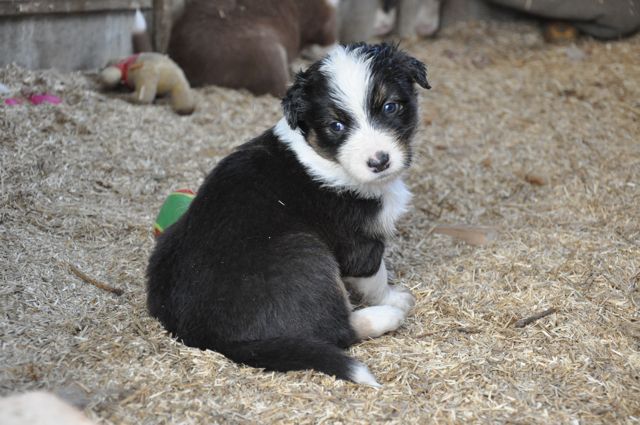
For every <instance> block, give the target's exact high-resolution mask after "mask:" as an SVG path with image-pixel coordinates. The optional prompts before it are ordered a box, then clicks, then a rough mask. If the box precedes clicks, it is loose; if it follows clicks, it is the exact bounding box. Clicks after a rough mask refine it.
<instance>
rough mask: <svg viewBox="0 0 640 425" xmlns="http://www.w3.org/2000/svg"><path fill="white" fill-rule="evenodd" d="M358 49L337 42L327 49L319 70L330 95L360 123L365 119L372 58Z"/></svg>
mask: <svg viewBox="0 0 640 425" xmlns="http://www.w3.org/2000/svg"><path fill="white" fill-rule="evenodd" d="M358 53H359V49H355V50H351V51H347V50H346V49H345V48H344V47H342V46H338V47H337V48H336V49H334V50H333V51H331V52H330V53H329V55H328V56H327V60H326V61H325V62H324V63H323V64H322V66H321V67H320V72H322V73H323V74H325V76H326V77H327V79H328V81H329V84H330V85H331V87H330V93H329V95H330V96H331V97H332V98H333V99H334V100H335V102H336V103H338V104H339V105H340V106H342V107H343V108H345V109H346V110H347V111H349V112H351V114H353V115H354V118H355V119H356V121H357V122H358V124H362V123H365V122H366V121H367V114H366V112H365V99H366V96H367V91H368V89H369V86H370V85H371V67H370V66H371V60H370V59H367V58H366V57H365V56H363V55H360V54H358Z"/></svg>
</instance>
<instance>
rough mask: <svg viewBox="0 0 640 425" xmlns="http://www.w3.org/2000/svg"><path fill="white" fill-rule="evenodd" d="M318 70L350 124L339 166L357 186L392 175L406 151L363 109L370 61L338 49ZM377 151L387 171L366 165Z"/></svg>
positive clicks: (356, 53)
mask: <svg viewBox="0 0 640 425" xmlns="http://www.w3.org/2000/svg"><path fill="white" fill-rule="evenodd" d="M320 70H321V72H322V73H323V74H325V76H326V77H327V79H328V80H329V85H330V90H331V92H330V96H331V97H332V99H333V100H334V101H335V103H336V104H337V106H338V107H339V108H342V109H344V110H345V111H346V112H348V113H349V114H350V115H351V117H352V119H353V121H354V123H353V124H352V125H351V128H349V129H348V131H349V135H348V136H347V139H346V140H345V141H344V143H343V144H342V145H341V146H340V147H339V148H338V155H337V160H338V162H339V163H340V165H341V166H342V167H343V168H344V169H345V171H346V172H347V173H348V174H349V175H350V176H351V177H352V178H353V179H355V180H356V181H358V182H360V183H371V182H374V181H376V180H381V179H385V178H386V177H390V176H392V175H396V174H397V173H398V172H399V171H401V170H402V169H403V168H404V163H405V160H406V158H405V155H406V152H405V150H404V149H402V148H401V147H400V145H399V144H398V142H397V141H396V139H395V137H394V135H393V134H392V133H391V132H390V131H387V130H383V129H379V128H375V127H374V126H373V124H372V123H371V121H370V119H369V117H368V113H367V110H366V108H367V104H366V100H367V94H368V93H369V91H370V89H371V84H372V78H371V68H370V60H368V59H366V58H364V57H362V56H361V55H359V54H358V49H356V50H352V51H349V52H347V51H346V50H345V49H344V48H343V47H338V48H336V49H335V50H334V51H333V52H331V54H330V55H329V57H328V59H327V61H326V62H325V63H324V64H323V66H322V67H321V68H320ZM379 152H383V153H386V154H387V155H388V156H389V168H387V169H386V170H384V171H382V172H375V170H374V169H372V168H371V167H370V166H369V165H367V162H368V161H369V160H370V159H373V158H376V154H377V153H379Z"/></svg>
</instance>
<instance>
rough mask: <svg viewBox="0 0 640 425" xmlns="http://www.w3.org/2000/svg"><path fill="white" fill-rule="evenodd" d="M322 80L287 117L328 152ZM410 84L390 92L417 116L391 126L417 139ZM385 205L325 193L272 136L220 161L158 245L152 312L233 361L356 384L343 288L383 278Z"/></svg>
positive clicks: (302, 90)
mask: <svg viewBox="0 0 640 425" xmlns="http://www.w3.org/2000/svg"><path fill="white" fill-rule="evenodd" d="M405 72H410V71H409V70H406V71H405ZM318 74H319V73H318V72H317V65H314V66H313V67H312V68H311V69H310V70H309V71H306V72H304V73H301V74H300V75H299V76H298V78H297V82H296V83H295V84H294V85H293V86H292V88H291V89H290V90H289V92H288V94H287V96H286V98H285V99H284V101H283V109H284V113H285V117H286V118H287V121H288V122H289V124H290V125H292V126H294V127H295V126H299V127H300V128H302V129H303V130H305V134H306V135H307V136H309V137H310V134H311V133H312V132H315V134H316V135H317V137H318V139H320V143H323V144H325V145H326V147H327V150H328V151H329V152H330V151H331V149H329V148H328V146H330V145H331V143H335V142H334V141H332V139H330V138H329V137H327V136H326V134H324V133H323V131H324V130H323V129H322V128H321V123H326V121H327V113H329V114H334V113H336V112H335V111H334V112H327V111H333V109H331V108H329V105H328V103H327V102H329V101H328V100H327V99H326V98H327V96H326V92H324V94H323V92H322V90H323V84H325V85H326V81H325V82H323V81H322V78H323V77H322V76H321V75H318ZM406 75H408V74H405V78H404V79H403V80H402V81H401V82H399V83H397V84H396V83H393V84H395V85H398V84H399V85H400V86H402V87H404V88H403V89H402V90H404V91H403V92H402V96H405V97H403V99H404V100H406V102H407V111H406V113H407V116H410V115H411V118H410V119H409V120H408V121H407V122H404V121H402V122H401V123H398V122H395V123H394V122H392V123H387V124H388V125H395V126H399V127H402V128H403V130H401V131H404V132H407V133H406V134H412V132H413V127H414V126H415V117H413V115H415V113H416V112H415V110H414V109H415V93H414V91H413V89H412V84H413V82H412V80H409V79H407V78H406ZM380 78H382V72H380ZM411 78H412V77H411ZM425 78H426V77H425ZM407 84H408V86H407ZM337 113H339V112H337ZM404 127H406V129H405V128H404ZM403 134H404V133H403ZM314 137H315V136H314ZM407 143H408V141H407ZM381 207H382V205H381V201H380V200H379V199H369V198H363V197H361V196H360V195H358V194H356V193H354V192H351V191H336V190H334V189H331V188H326V187H323V185H322V184H321V183H319V182H317V181H315V180H313V179H312V178H311V177H310V176H309V174H308V172H307V171H306V170H305V169H304V167H303V166H302V165H301V164H300V162H299V161H298V159H297V158H296V156H295V154H294V153H293V152H292V151H291V150H289V148H288V147H287V146H286V145H285V144H284V143H283V142H282V141H280V140H279V139H278V138H277V137H276V136H275V134H274V132H273V130H268V131H266V132H265V133H264V134H262V135H261V136H259V137H257V138H255V139H254V140H252V141H250V142H248V143H246V144H244V145H242V146H240V147H239V148H238V149H237V150H236V151H235V152H234V153H232V154H231V155H229V156H228V157H227V158H225V159H224V160H222V161H221V162H220V163H219V164H218V166H216V167H215V168H214V169H213V171H212V172H211V173H210V174H209V176H208V177H207V179H206V180H205V182H204V183H203V185H202V186H201V187H200V189H199V191H198V194H197V196H196V197H195V198H194V200H193V202H192V204H191V206H190V207H189V209H188V211H187V212H186V213H185V214H184V215H183V216H182V217H181V219H180V220H179V221H178V222H176V223H175V224H174V225H173V226H171V227H169V228H168V229H167V230H166V231H165V233H164V234H162V235H161V236H160V237H159V238H158V241H157V245H156V247H155V250H154V252H153V254H152V255H151V259H150V262H149V266H148V269H147V275H148V288H147V289H148V308H149V311H150V313H151V314H152V315H153V316H155V317H156V318H158V319H159V320H160V322H162V324H163V325H164V326H165V328H166V329H167V330H169V331H170V332H171V333H172V334H173V335H174V336H176V337H178V338H179V339H180V340H182V341H183V342H184V343H185V344H187V345H189V346H193V347H199V348H203V349H205V348H206V349H212V350H215V351H218V352H220V353H222V354H224V355H225V356H227V357H229V358H230V359H232V360H234V361H236V362H240V363H245V364H248V365H251V366H255V367H262V368H265V369H270V370H277V371H287V370H296V369H316V370H319V371H322V372H325V373H327V374H330V375H334V376H336V377H338V378H341V379H350V375H349V372H350V370H351V368H352V367H353V365H354V364H355V361H354V360H352V359H350V358H349V357H348V356H347V355H346V354H345V353H343V352H342V350H341V349H342V348H345V347H348V346H349V345H351V344H353V343H354V342H356V335H355V331H354V330H353V329H352V327H351V325H350V323H349V317H350V314H351V312H350V310H349V308H348V307H347V304H346V302H345V301H346V300H345V295H344V292H343V288H342V286H341V284H340V282H339V279H340V278H341V276H354V277H359V276H371V275H373V274H375V273H376V271H377V270H378V267H379V265H380V262H381V259H382V255H383V251H384V238H383V236H381V235H377V234H373V233H372V231H371V226H370V224H371V223H372V222H373V221H375V220H376V217H377V215H378V213H379V212H380V210H381Z"/></svg>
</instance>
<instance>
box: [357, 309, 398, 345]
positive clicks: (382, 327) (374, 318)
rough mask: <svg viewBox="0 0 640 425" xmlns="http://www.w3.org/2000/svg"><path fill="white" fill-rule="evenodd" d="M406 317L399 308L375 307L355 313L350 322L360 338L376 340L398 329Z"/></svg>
mask: <svg viewBox="0 0 640 425" xmlns="http://www.w3.org/2000/svg"><path fill="white" fill-rule="evenodd" d="M405 317H406V313H405V312H404V311H402V310H401V309H399V308H398V307H394V306H390V305H375V306H373V307H365V308H362V309H360V310H356V311H354V312H353V313H351V317H350V318H349V322H350V323H351V326H353V329H354V330H355V331H356V334H357V335H358V338H361V339H363V338H376V337H379V336H381V335H384V334H386V333H387V332H391V331H395V330H396V329H398V328H399V327H400V326H401V325H402V323H403V322H404V319H405Z"/></svg>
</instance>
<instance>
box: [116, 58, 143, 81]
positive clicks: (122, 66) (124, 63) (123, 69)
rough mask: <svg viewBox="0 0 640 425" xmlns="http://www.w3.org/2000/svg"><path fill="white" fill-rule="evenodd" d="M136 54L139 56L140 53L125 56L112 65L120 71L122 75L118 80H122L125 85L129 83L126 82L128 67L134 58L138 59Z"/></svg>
mask: <svg viewBox="0 0 640 425" xmlns="http://www.w3.org/2000/svg"><path fill="white" fill-rule="evenodd" d="M138 56H140V53H138V54H136V55H131V56H129V57H128V58H125V59H123V60H121V61H120V62H118V63H117V64H115V65H114V66H115V67H117V68H118V69H119V70H120V72H121V73H122V77H121V78H120V81H122V82H123V83H125V84H127V85H129V83H127V78H128V77H129V67H130V66H131V65H132V64H133V63H134V62H135V61H136V59H138Z"/></svg>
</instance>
